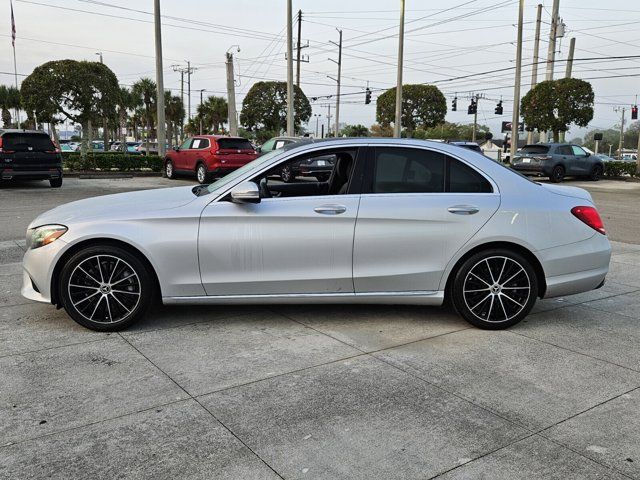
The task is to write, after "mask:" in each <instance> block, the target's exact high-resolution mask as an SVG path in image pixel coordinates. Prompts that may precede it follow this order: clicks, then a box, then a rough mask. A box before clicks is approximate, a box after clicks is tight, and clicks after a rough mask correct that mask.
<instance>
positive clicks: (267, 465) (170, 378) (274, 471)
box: [118, 332, 284, 480]
mask: <svg viewBox="0 0 640 480" xmlns="http://www.w3.org/2000/svg"><path fill="white" fill-rule="evenodd" d="M118 336H119V337H120V338H121V339H122V340H124V341H125V342H126V343H127V344H129V346H130V347H131V348H133V349H134V350H135V351H136V352H138V354H139V355H141V356H142V357H143V358H144V359H145V360H146V361H147V362H149V363H150V364H151V365H153V366H154V367H155V368H156V369H157V370H158V371H159V372H161V373H162V374H163V375H164V376H165V377H167V378H168V379H169V380H171V382H173V383H174V384H175V385H176V386H177V387H178V388H179V389H180V390H182V391H183V392H184V393H185V394H186V395H187V396H188V397H189V399H191V400H193V401H195V402H196V403H197V404H198V405H200V407H201V408H203V409H204V411H205V412H207V413H208V414H209V415H210V416H211V417H212V418H213V419H214V420H215V421H216V422H218V423H219V424H220V425H222V427H223V428H224V429H225V430H227V431H228V432H229V433H230V434H231V435H232V436H233V437H234V438H235V439H236V440H238V441H239V442H240V443H241V444H242V445H244V447H245V448H246V449H247V450H249V451H250V452H251V453H253V454H254V455H255V456H256V458H258V460H260V461H261V462H262V463H264V464H265V466H266V467H267V468H269V469H270V470H271V471H272V472H273V473H275V474H276V475H277V476H278V477H280V478H282V479H283V477H282V475H280V474H279V473H278V472H277V471H276V470H275V469H274V468H273V467H272V466H271V465H269V464H268V463H267V462H266V461H265V460H264V459H263V458H262V457H261V456H260V455H258V454H257V453H256V452H255V451H253V449H251V448H250V447H249V445H247V444H246V443H245V442H244V440H242V439H241V438H240V437H239V436H238V435H236V434H235V433H234V432H233V430H231V429H230V428H229V427H227V426H226V425H225V424H224V423H222V422H221V421H220V420H219V419H218V418H217V417H216V416H215V415H214V414H213V413H212V412H210V411H209V410H208V409H207V408H205V406H204V405H202V403H200V401H199V400H198V399H197V398H196V397H194V396H193V395H191V393H189V392H188V391H187V389H186V388H184V387H183V386H182V385H180V384H179V383H178V382H177V381H176V380H174V379H173V377H172V376H171V375H169V374H168V373H167V372H165V371H164V370H163V369H162V368H160V366H159V365H157V364H156V363H155V362H153V361H152V360H151V359H150V358H149V357H147V356H146V355H145V354H144V353H142V352H141V351H140V350H139V349H138V348H137V347H136V346H135V345H133V344H132V343H131V342H130V341H129V340H127V338H125V337H123V336H122V334H120V332H118ZM283 480H284V479H283Z"/></svg>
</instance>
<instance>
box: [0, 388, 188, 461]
mask: <svg viewBox="0 0 640 480" xmlns="http://www.w3.org/2000/svg"><path fill="white" fill-rule="evenodd" d="M190 400H191V399H190V398H181V399H179V400H172V401H170V402H165V403H160V404H157V405H153V406H151V407H145V408H142V409H140V410H136V411H135V412H127V413H123V414H122V415H116V416H114V417H109V418H103V419H100V420H95V421H93V422H89V423H84V424H82V425H77V426H75V427H70V428H65V429H63V430H57V431H55V432H49V433H43V434H42V435H38V436H35V437H29V438H23V439H21V440H17V441H15V442H9V443H5V444H3V445H0V449H3V448H7V447H12V446H14V445H20V444H22V443H25V442H31V441H33V440H39V439H41V438H46V437H51V436H54V435H61V434H63V433H68V432H72V431H74V430H79V429H81V428H85V427H90V426H92V425H99V424H101V423H104V422H110V421H112V420H117V419H119V418H124V417H128V416H130V415H137V414H139V413H143V412H148V411H150V410H154V409H156V408H160V407H167V406H169V405H175V404H176V403H181V402H188V401H190Z"/></svg>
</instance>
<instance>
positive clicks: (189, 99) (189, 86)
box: [187, 60, 195, 120]
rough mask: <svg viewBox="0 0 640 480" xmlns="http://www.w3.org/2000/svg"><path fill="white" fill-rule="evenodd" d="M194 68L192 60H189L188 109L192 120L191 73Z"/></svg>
mask: <svg viewBox="0 0 640 480" xmlns="http://www.w3.org/2000/svg"><path fill="white" fill-rule="evenodd" d="M194 70H195V69H194V68H191V62H190V61H189V60H187V105H188V107H187V109H188V111H189V114H188V118H189V120H191V74H192V73H193V71H194Z"/></svg>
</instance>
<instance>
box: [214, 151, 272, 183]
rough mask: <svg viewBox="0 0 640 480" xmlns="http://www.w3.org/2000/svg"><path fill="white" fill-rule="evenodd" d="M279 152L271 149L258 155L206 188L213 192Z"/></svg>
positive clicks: (259, 165)
mask: <svg viewBox="0 0 640 480" xmlns="http://www.w3.org/2000/svg"><path fill="white" fill-rule="evenodd" d="M281 153H282V150H273V151H271V152H269V153H265V154H264V155H262V156H261V157H258V158H257V159H256V160H254V161H253V162H249V163H247V164H246V165H244V166H242V167H240V168H239V169H237V170H234V171H233V172H231V173H230V174H228V175H226V176H224V177H222V178H220V179H218V180H216V181H215V182H213V183H212V184H211V185H209V186H208V187H207V190H208V191H209V193H211V192H214V191H216V190H218V189H219V188H222V187H224V186H225V185H228V184H229V183H231V182H233V181H234V180H236V179H237V178H240V177H242V176H243V175H244V174H245V173H247V172H250V171H251V170H253V169H258V168H260V167H261V166H262V165H264V164H266V163H268V162H269V161H270V160H271V159H272V158H273V157H275V156H277V155H280V154H281Z"/></svg>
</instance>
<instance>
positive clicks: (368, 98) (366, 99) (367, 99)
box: [364, 87, 371, 105]
mask: <svg viewBox="0 0 640 480" xmlns="http://www.w3.org/2000/svg"><path fill="white" fill-rule="evenodd" d="M364 103H365V105H369V104H370V103H371V90H369V87H367V89H366V90H365V92H364Z"/></svg>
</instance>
